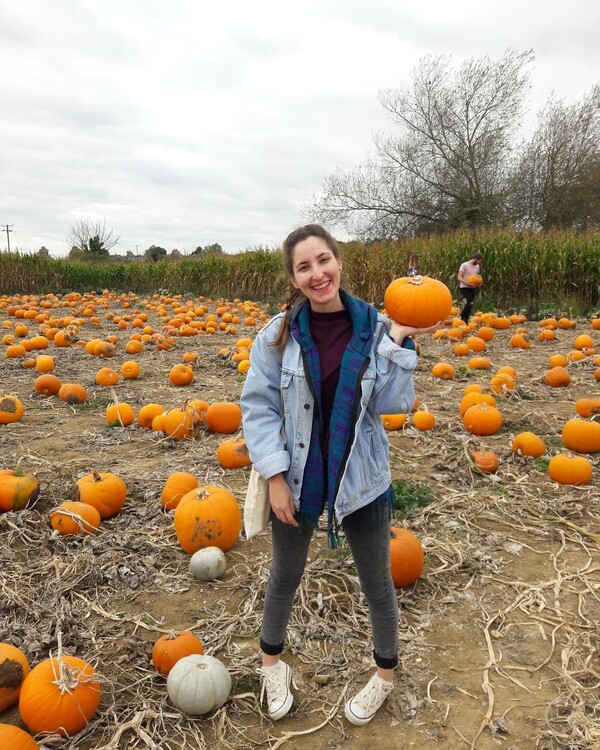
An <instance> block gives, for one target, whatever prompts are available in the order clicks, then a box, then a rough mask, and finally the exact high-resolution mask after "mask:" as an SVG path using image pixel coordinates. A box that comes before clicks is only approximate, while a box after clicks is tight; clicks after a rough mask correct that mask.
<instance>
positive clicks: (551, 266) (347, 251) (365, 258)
mask: <svg viewBox="0 0 600 750" xmlns="http://www.w3.org/2000/svg"><path fill="white" fill-rule="evenodd" d="M477 251H479V252H480V253H482V255H483V258H484V259H483V262H482V266H481V272H482V275H483V278H484V286H483V287H482V290H481V294H480V296H479V298H478V302H477V304H478V306H479V307H481V308H484V307H487V308H498V309H501V310H525V311H527V312H528V313H529V314H530V315H532V316H534V315H535V314H537V313H539V312H540V311H544V310H545V311H550V310H555V311H556V310H563V311H565V312H570V313H572V314H580V313H589V312H593V311H597V310H598V308H599V307H600V234H598V233H574V232H552V233H539V234H533V233H528V232H514V231H508V230H507V231H500V230H497V231H494V232H492V231H481V232H459V233H454V234H448V235H441V236H436V237H430V238H412V239H405V240H402V241H398V242H383V241H382V242H374V243H369V244H362V243H358V242H350V243H342V244H341V254H342V259H343V262H344V274H345V277H346V279H347V281H348V282H349V283H348V286H349V288H350V289H351V291H352V292H353V293H354V294H356V295H358V296H360V297H362V298H363V299H366V300H368V301H370V302H373V303H375V304H381V302H382V300H383V294H384V292H385V289H386V287H387V285H388V284H389V283H390V282H391V281H392V280H393V279H394V278H396V277H398V276H403V275H404V274H405V273H406V268H407V266H408V259H409V257H410V256H411V255H412V254H417V255H419V256H420V268H421V272H422V273H424V274H428V275H430V276H434V277H435V278H438V279H440V280H441V281H443V282H444V283H446V284H447V285H448V286H449V287H450V289H451V291H452V293H453V295H454V296H455V297H457V282H456V273H457V271H458V267H459V265H460V264H461V263H462V262H463V261H465V260H468V259H469V258H471V257H472V255H473V254H474V253H475V252H477ZM93 289H95V290H98V291H99V290H101V289H110V290H113V291H132V292H136V293H138V294H151V293H154V292H157V291H158V290H159V289H163V290H168V291H169V293H171V294H193V295H201V294H203V295H205V296H210V297H226V298H231V299H233V298H236V297H237V298H241V299H253V300H262V301H272V302H273V301H281V300H283V299H285V297H286V280H285V277H284V274H283V272H282V262H281V256H280V253H279V252H278V251H267V250H263V249H259V250H253V251H246V252H242V253H239V254H236V255H223V256H222V255H215V256H208V257H199V258H183V259H181V260H177V261H172V260H169V261H159V262H157V263H152V262H147V261H146V262H141V263H140V262H131V263H120V262H115V261H109V262H103V263H82V262H72V261H70V260H68V259H58V260H54V259H52V258H47V257H40V256H38V255H28V254H23V253H19V252H12V253H0V290H1V291H2V293H4V294H16V293H23V294H42V293H50V292H55V293H64V292H68V291H79V292H84V291H89V290H93Z"/></svg>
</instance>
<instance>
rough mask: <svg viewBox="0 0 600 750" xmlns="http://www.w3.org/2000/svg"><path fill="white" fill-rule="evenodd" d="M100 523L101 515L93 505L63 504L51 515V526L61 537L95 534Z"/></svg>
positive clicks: (76, 502)
mask: <svg viewBox="0 0 600 750" xmlns="http://www.w3.org/2000/svg"><path fill="white" fill-rule="evenodd" d="M100 521H101V518H100V513H99V512H98V510H97V509H96V508H94V506H93V505H90V504H89V503H82V502H78V501H75V502H65V503H61V504H60V505H59V506H58V508H55V509H54V510H53V511H52V513H51V515H50V525H51V526H52V528H53V529H54V530H55V531H58V533H59V534H60V535H61V536H71V535H78V536H79V535H81V536H87V535H88V534H95V533H96V531H97V530H98V528H99V527H100Z"/></svg>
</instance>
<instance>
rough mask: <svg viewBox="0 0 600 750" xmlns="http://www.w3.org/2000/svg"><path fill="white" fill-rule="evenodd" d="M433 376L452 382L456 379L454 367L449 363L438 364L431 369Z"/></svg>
mask: <svg viewBox="0 0 600 750" xmlns="http://www.w3.org/2000/svg"><path fill="white" fill-rule="evenodd" d="M431 374H432V375H433V377H434V378H440V380H452V379H453V378H454V367H452V365H451V364H449V363H448V362H438V363H437V364H435V365H434V366H433V367H432V368H431Z"/></svg>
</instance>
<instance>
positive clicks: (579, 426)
mask: <svg viewBox="0 0 600 750" xmlns="http://www.w3.org/2000/svg"><path fill="white" fill-rule="evenodd" d="M562 441H563V445H564V446H565V448H568V449H569V450H571V451H576V452H577V453H598V452H599V451H600V422H594V421H593V420H586V419H581V417H575V418H574V419H569V421H568V422H567V423H566V424H565V426H564V427H563V430H562Z"/></svg>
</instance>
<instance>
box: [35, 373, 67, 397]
mask: <svg viewBox="0 0 600 750" xmlns="http://www.w3.org/2000/svg"><path fill="white" fill-rule="evenodd" d="M61 385H62V383H61V382H60V380H59V379H58V378H57V377H56V375H52V374H51V373H47V374H46V375H39V376H38V377H37V378H36V379H35V380H34V381H33V387H34V389H35V392H36V393H37V394H38V395H39V396H56V394H57V393H58V392H59V391H60V387H61Z"/></svg>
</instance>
